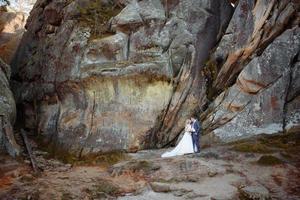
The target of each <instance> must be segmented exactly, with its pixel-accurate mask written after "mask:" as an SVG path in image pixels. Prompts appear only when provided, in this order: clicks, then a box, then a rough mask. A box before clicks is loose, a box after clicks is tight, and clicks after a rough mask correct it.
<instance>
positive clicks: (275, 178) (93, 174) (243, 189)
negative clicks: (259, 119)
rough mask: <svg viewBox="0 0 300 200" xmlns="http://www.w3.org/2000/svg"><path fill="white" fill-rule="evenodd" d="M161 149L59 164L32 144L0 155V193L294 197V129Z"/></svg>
mask: <svg viewBox="0 0 300 200" xmlns="http://www.w3.org/2000/svg"><path fill="white" fill-rule="evenodd" d="M166 150H167V149H162V150H146V151H140V152H137V153H128V154H126V156H124V157H123V158H124V159H121V160H119V161H118V162H116V164H112V165H107V164H105V163H101V162H96V163H93V164H90V163H89V164H87V163H81V164H74V163H73V164H65V163H62V162H61V161H59V160H56V159H50V158H48V157H47V158H45V154H47V153H46V152H42V151H39V150H37V149H36V150H35V155H36V157H37V161H38V162H37V163H38V165H39V166H40V168H41V169H42V171H41V172H40V173H33V171H32V169H31V167H30V163H29V161H28V160H27V159H26V158H20V159H17V160H15V159H12V158H10V157H9V156H7V155H4V154H2V155H1V156H0V199H5V200H10V199H43V200H44V199H45V200H46V199H47V200H48V199H62V200H65V199H84V200H89V199H122V200H125V199H128V200H129V199H130V200H131V199H154V200H155V199H159V200H161V199H164V200H168V199H170V200H171V199H175V200H176V199H288V200H289V199H291V200H294V199H295V200H296V199H300V154H299V150H300V148H299V137H296V138H295V137H292V138H279V137H271V138H269V137H268V138H260V139H253V140H249V141H240V142H237V143H232V144H230V145H225V146H224V145H220V146H216V147H210V148H205V149H203V150H202V152H201V153H200V154H189V155H184V156H177V157H173V158H160V155H161V154H162V153H163V152H164V151H166Z"/></svg>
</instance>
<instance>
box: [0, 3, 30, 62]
mask: <svg viewBox="0 0 300 200" xmlns="http://www.w3.org/2000/svg"><path fill="white" fill-rule="evenodd" d="M9 2H10V5H9V6H7V4H4V2H2V3H1V1H0V7H1V9H0V58H2V60H3V61H4V62H6V63H7V64H9V63H10V62H11V60H12V57H13V56H14V53H15V51H16V49H17V47H18V45H19V42H20V40H21V38H22V36H23V33H24V31H25V28H24V26H25V23H26V19H27V17H28V15H29V12H30V10H31V8H32V6H33V4H34V2H35V0H31V1H28V0H24V1H22V0H16V1H12V0H10V1H9Z"/></svg>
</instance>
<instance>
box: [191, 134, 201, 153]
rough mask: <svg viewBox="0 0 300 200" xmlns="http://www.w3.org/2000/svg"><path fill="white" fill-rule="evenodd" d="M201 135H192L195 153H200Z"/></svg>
mask: <svg viewBox="0 0 300 200" xmlns="http://www.w3.org/2000/svg"><path fill="white" fill-rule="evenodd" d="M199 135H200V133H192V140H193V149H194V152H199V151H200V145H199ZM196 148H197V151H195V150H196Z"/></svg>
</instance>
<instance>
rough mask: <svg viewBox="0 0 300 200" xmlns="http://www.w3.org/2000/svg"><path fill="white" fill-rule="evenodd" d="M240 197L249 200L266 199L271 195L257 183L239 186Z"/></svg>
mask: <svg viewBox="0 0 300 200" xmlns="http://www.w3.org/2000/svg"><path fill="white" fill-rule="evenodd" d="M240 198H242V199H249V200H268V199H271V196H270V194H269V191H268V190H267V189H266V188H265V187H264V186H262V185H257V186H246V187H244V188H241V189H240Z"/></svg>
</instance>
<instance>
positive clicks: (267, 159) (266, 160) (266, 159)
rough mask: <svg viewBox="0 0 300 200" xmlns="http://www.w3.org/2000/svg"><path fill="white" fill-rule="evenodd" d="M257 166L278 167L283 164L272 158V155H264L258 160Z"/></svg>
mask: <svg viewBox="0 0 300 200" xmlns="http://www.w3.org/2000/svg"><path fill="white" fill-rule="evenodd" d="M257 163H258V164H259V165H266V166H272V165H279V164H283V161H282V160H280V159H279V158H277V157H275V156H272V155H264V156H262V157H260V158H259V160H258V161H257Z"/></svg>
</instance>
